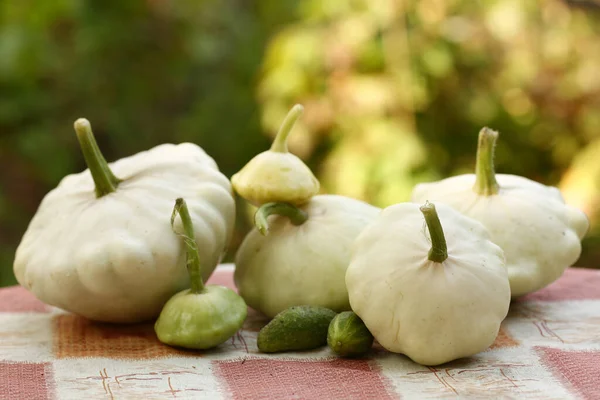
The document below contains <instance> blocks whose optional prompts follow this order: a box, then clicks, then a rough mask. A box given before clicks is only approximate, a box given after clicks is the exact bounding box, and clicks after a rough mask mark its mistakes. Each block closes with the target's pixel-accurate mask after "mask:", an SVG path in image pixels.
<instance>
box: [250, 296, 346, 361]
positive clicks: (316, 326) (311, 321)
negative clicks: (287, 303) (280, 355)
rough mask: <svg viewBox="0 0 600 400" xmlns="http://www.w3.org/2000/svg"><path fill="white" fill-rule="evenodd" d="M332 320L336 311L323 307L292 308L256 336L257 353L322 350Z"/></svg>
mask: <svg viewBox="0 0 600 400" xmlns="http://www.w3.org/2000/svg"><path fill="white" fill-rule="evenodd" d="M335 316H336V313H335V311H333V310H330V309H328V308H325V307H315V306H294V307H290V308H288V309H286V310H283V311H282V312H280V313H279V314H277V315H276V316H275V318H273V319H272V320H271V322H269V323H268V324H267V325H265V326H264V327H263V328H262V329H261V330H260V332H258V340H257V345H258V350H260V351H261V352H263V353H276V352H282V351H294V350H310V349H315V348H317V347H321V346H325V345H326V344H327V330H328V328H329V323H330V322H331V320H332V319H333V318H334V317H335Z"/></svg>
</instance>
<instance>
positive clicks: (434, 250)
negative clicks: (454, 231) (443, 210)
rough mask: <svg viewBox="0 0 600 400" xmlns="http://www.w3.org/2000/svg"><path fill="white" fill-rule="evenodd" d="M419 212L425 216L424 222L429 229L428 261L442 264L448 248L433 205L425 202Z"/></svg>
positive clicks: (446, 256)
mask: <svg viewBox="0 0 600 400" xmlns="http://www.w3.org/2000/svg"><path fill="white" fill-rule="evenodd" d="M420 210H421V212H422V213H423V215H424V216H425V222H426V223H427V228H428V229H429V236H430V237H431V249H430V250H429V260H431V261H433V262H437V263H442V262H444V261H445V260H446V259H447V258H448V248H447V247H446V237H445V236H444V230H443V229H442V224H441V223H440V218H439V217H438V214H437V211H436V209H435V205H434V204H433V203H429V202H426V203H425V205H423V206H421V207H420Z"/></svg>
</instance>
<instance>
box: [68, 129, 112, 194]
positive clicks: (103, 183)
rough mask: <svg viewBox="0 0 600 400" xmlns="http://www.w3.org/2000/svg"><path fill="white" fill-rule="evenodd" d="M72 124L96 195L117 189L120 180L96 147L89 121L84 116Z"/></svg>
mask: <svg viewBox="0 0 600 400" xmlns="http://www.w3.org/2000/svg"><path fill="white" fill-rule="evenodd" d="M74 126H75V132H76V133H77V139H78V140H79V146H80V147H81V151H82V152H83V157H84V158H85V163H86V164H87V166H88V168H89V169H90V172H91V174H92V178H93V179H94V184H95V186H96V197H102V196H105V195H107V194H109V193H112V192H114V191H115V190H117V186H118V185H119V182H121V180H120V179H119V178H117V177H116V176H115V175H114V174H113V173H112V171H111V170H110V168H109V166H108V163H107V162H106V159H104V156H103V155H102V152H101V151H100V148H98V143H96V138H94V134H93V133H92V127H91V125H90V122H89V121H88V120H87V119H85V118H79V119H78V120H77V121H75V124H74Z"/></svg>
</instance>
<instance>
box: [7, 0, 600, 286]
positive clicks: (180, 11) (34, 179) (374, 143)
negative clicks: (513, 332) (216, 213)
mask: <svg viewBox="0 0 600 400" xmlns="http://www.w3.org/2000/svg"><path fill="white" fill-rule="evenodd" d="M575 4H578V2H572V3H570V4H567V3H565V2H562V1H558V0H549V1H547V2H533V1H519V0H496V1H490V2H470V1H466V0H421V1H408V2H406V1H399V0H398V1H395V0H371V1H369V0H339V1H321V0H305V1H291V0H287V1H277V0H267V1H245V0H222V1H216V0H206V1H202V2H196V1H191V0H181V1H168V0H147V1H139V0H138V1H135V0H132V1H125V2H117V1H99V0H87V1H75V0H56V1H53V2H41V1H18V2H17V1H12V2H11V1H4V2H0V160H1V162H2V164H1V165H2V168H0V285H7V284H11V283H14V278H13V276H12V268H11V267H12V260H13V256H14V251H15V248H16V246H17V244H18V242H19V240H20V237H21V235H22V234H23V233H24V231H25V229H26V227H27V223H28V221H29V220H30V219H31V217H32V216H33V214H34V213H35V211H36V209H37V206H38V205H39V202H40V201H41V199H42V197H43V196H44V194H45V193H46V192H48V191H49V190H50V189H52V188H53V187H54V186H56V184H57V183H58V182H59V180H60V179H61V178H62V177H63V176H64V175H67V174H69V173H73V172H78V171H80V170H82V169H84V168H85V167H84V163H83V158H82V156H81V155H80V153H79V150H78V145H77V141H76V139H75V136H74V133H73V129H72V122H73V121H74V120H75V119H76V118H78V117H82V116H84V117H86V118H88V119H89V120H90V121H91V122H92V125H93V127H94V132H95V133H96V135H97V140H98V142H99V144H100V146H101V148H102V149H103V151H104V153H105V156H106V158H107V159H109V160H114V159H118V158H121V157H125V156H127V155H130V154H133V153H136V152H138V151H141V150H144V149H147V148H149V147H152V146H155V145H157V144H159V143H163V142H182V141H192V142H195V143H198V144H199V145H201V146H202V147H203V148H204V149H205V150H206V151H207V152H208V153H209V154H210V155H212V156H213V157H214V158H215V159H216V160H217V162H218V163H219V166H220V168H221V170H222V171H223V172H224V173H225V174H226V175H228V176H231V175H232V174H233V173H234V172H236V171H237V170H238V169H239V168H241V166H242V165H243V164H244V163H245V162H246V161H248V160H249V159H250V158H251V157H252V156H253V155H254V154H255V153H257V152H259V151H262V150H264V149H265V148H266V147H267V146H268V143H269V135H273V134H274V132H275V131H276V130H277V128H278V125H279V123H280V122H281V120H282V118H283V116H284V115H285V113H286V112H287V110H288V109H289V107H290V106H291V105H293V104H294V103H297V102H300V103H302V104H304V105H305V107H306V112H305V115H304V117H303V119H302V121H301V123H300V124H299V125H298V126H297V128H296V129H295V130H294V133H293V134H292V136H291V138H290V139H291V143H290V147H291V149H292V151H294V152H295V153H297V154H298V155H300V156H301V157H303V158H305V159H306V160H308V162H309V164H310V165H311V167H313V168H314V170H315V172H316V173H317V174H318V176H319V177H320V178H321V180H322V183H323V189H324V191H327V192H336V193H340V194H345V195H349V196H352V197H356V198H361V199H364V200H367V201H369V202H372V203H374V204H377V205H379V206H385V205H389V204H392V203H395V202H398V201H403V200H406V199H407V198H408V196H409V194H410V190H411V188H412V186H413V185H414V184H415V183H417V182H420V181H424V180H434V179H439V178H442V177H445V176H448V175H451V174H456V173H463V172H465V171H470V170H472V168H473V165H474V159H473V155H474V150H475V147H476V135H477V132H478V130H479V129H480V128H481V127H482V126H483V125H488V126H490V127H492V128H494V129H496V130H499V131H500V132H501V140H500V143H499V146H498V151H497V157H496V160H497V170H498V171H499V172H505V173H516V174H521V175H524V176H526V177H529V178H532V179H536V180H539V181H541V182H543V183H546V184H553V185H559V186H560V187H561V189H563V192H564V193H565V197H566V198H567V200H569V201H570V202H573V203H574V204H575V205H577V206H579V207H581V208H583V209H585V211H586V212H588V214H589V215H590V216H591V217H592V218H593V222H595V219H594V218H595V217H596V214H597V210H598V208H599V207H598V204H599V200H600V197H599V196H598V195H597V193H598V188H597V182H599V181H600V158H599V157H597V156H596V154H598V153H597V152H598V151H600V74H599V73H598V65H600V12H599V11H598V9H597V8H596V7H594V6H593V4H594V3H589V4H592V6H590V7H588V8H581V7H576V6H575ZM239 208H240V218H238V227H237V230H236V235H235V237H234V241H233V243H232V252H231V253H233V251H235V248H236V246H237V245H238V244H239V242H240V240H241V239H242V238H243V235H244V234H245V232H246V231H247V230H248V226H249V225H248V220H247V218H244V214H243V212H244V211H246V210H247V207H246V206H245V204H243V203H241V202H240V207H239ZM599 244H600V228H599V227H598V226H597V224H595V223H594V224H593V229H592V232H591V233H590V236H589V238H588V239H587V240H586V242H585V251H584V256H583V258H582V260H580V263H579V264H580V265H586V266H592V267H593V266H596V265H597V264H598V262H597V260H598V257H599V256H600V246H598V245H599Z"/></svg>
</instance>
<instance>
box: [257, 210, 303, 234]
mask: <svg viewBox="0 0 600 400" xmlns="http://www.w3.org/2000/svg"><path fill="white" fill-rule="evenodd" d="M273 214H277V215H283V216H286V217H288V218H289V219H290V221H291V222H292V224H294V225H296V226H298V225H302V224H303V223H305V222H306V221H307V220H308V214H307V213H306V212H305V211H303V210H301V209H299V208H297V207H295V206H293V205H291V204H288V203H266V204H263V205H262V206H260V208H259V209H258V210H256V213H255V214H254V225H255V226H256V228H257V229H258V231H259V232H260V233H261V234H262V235H263V236H266V235H267V234H268V233H269V221H268V218H269V216H270V215H273Z"/></svg>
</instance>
